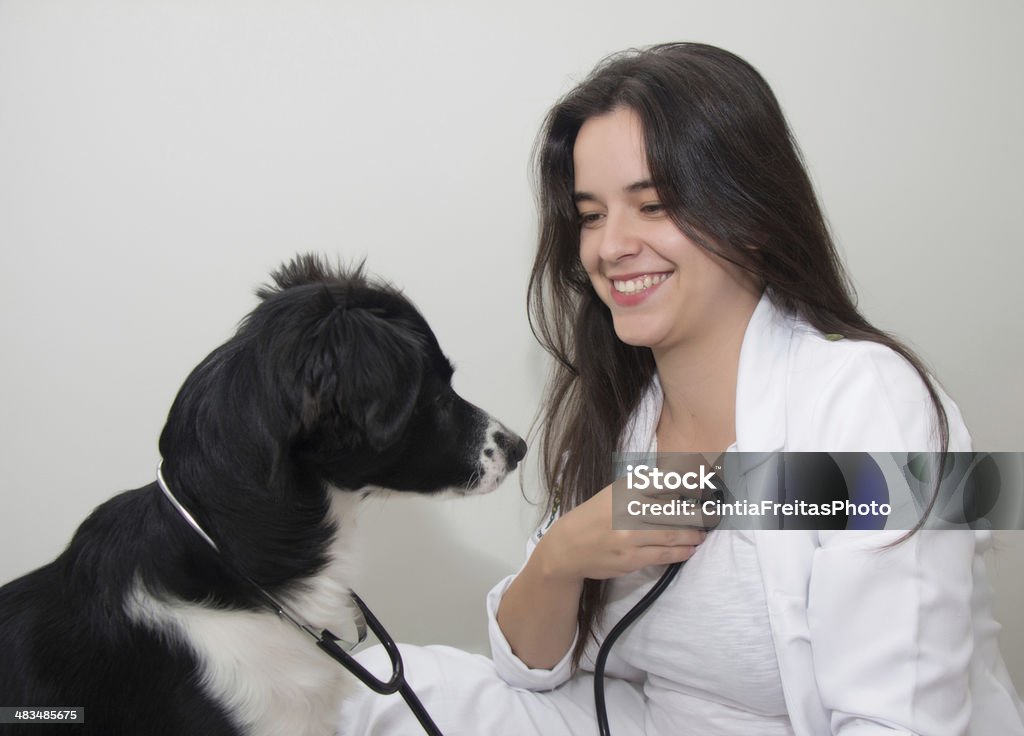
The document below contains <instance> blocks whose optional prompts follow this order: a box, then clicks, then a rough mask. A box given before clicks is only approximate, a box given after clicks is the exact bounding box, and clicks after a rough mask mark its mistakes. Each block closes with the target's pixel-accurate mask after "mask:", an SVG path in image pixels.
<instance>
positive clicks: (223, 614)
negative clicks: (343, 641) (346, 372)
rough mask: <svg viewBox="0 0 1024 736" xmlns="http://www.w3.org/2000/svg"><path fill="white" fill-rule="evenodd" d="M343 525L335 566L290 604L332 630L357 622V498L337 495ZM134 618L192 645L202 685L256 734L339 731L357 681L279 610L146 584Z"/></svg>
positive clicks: (337, 518) (129, 606) (131, 602)
mask: <svg viewBox="0 0 1024 736" xmlns="http://www.w3.org/2000/svg"><path fill="white" fill-rule="evenodd" d="M331 495H332V498H331V507H330V512H329V513H330V515H331V517H332V518H333V520H334V522H335V524H336V525H337V528H338V533H337V534H336V535H335V538H334V541H333V542H332V545H331V549H330V551H329V556H330V562H329V563H328V565H327V566H325V568H324V569H323V570H321V571H320V572H319V573H318V574H317V575H316V576H315V577H313V578H310V579H308V580H306V581H305V583H304V585H303V586H302V590H301V591H299V592H297V593H295V594H293V595H291V596H290V597H288V598H286V599H284V601H283V602H284V603H285V605H287V606H289V607H290V608H291V609H292V610H294V611H296V612H298V613H299V614H300V615H301V616H302V617H303V618H304V619H305V620H306V621H308V622H309V623H310V624H312V625H314V626H316V627H318V628H319V627H326V628H333V629H334V630H335V631H338V632H340V630H341V628H343V627H342V626H341V624H342V623H343V622H345V621H347V620H349V619H350V618H351V613H350V611H349V603H348V601H349V597H348V588H347V587H346V585H345V580H347V579H350V577H351V576H350V570H351V569H352V568H351V565H352V562H351V555H350V549H349V545H350V544H351V542H352V526H353V523H352V522H353V518H352V517H353V516H354V512H355V505H356V503H357V499H356V497H355V494H353V493H341V492H334V493H332V494H331ZM125 608H126V610H127V611H128V615H129V616H130V617H131V618H132V619H133V620H135V621H138V622H139V623H142V624H144V625H146V626H149V627H151V628H153V629H155V630H156V631H158V632H159V633H161V634H162V635H164V636H167V637H168V638H170V639H172V640H176V641H180V642H183V643H185V644H187V645H188V646H190V647H191V648H192V649H193V651H194V652H195V655H196V657H197V659H198V660H199V663H200V664H199V667H200V671H199V673H198V675H199V678H200V680H201V683H202V686H203V688H204V689H205V690H206V692H207V693H208V694H209V695H210V696H211V697H212V698H213V699H215V700H216V701H217V702H219V703H220V704H221V705H222V706H223V707H224V708H225V709H226V710H227V712H228V713H230V714H231V717H232V720H233V721H234V723H235V724H236V725H238V726H239V727H240V728H241V729H242V731H243V732H244V733H246V734H248V735H249V736H321V735H324V736H326V735H329V734H334V733H335V731H336V730H337V719H338V713H339V708H340V703H341V699H342V697H343V696H344V693H345V691H346V689H348V688H351V687H354V684H353V683H354V682H355V681H354V680H353V679H352V678H351V676H349V675H348V673H347V672H346V671H345V670H344V669H343V668H342V667H341V665H339V664H338V663H336V662H335V661H334V660H332V659H331V658H330V657H328V656H327V655H326V654H325V653H324V652H322V651H320V650H319V649H318V648H317V647H316V645H315V643H314V642H313V640H312V639H311V638H309V637H308V636H307V635H306V634H304V633H302V632H300V631H299V630H298V629H296V628H295V627H294V626H293V625H292V624H290V623H288V622H287V621H284V620H282V619H280V618H278V616H277V615H275V614H274V613H273V612H270V611H267V612H265V613H264V612H258V613H257V612H244V611H223V610H216V609H211V608H207V607H204V606H202V605H197V604H193V603H184V602H180V601H174V600H168V599H166V598H157V597H155V596H154V595H153V594H152V593H150V592H149V591H147V590H145V588H144V587H143V586H142V584H141V583H137V584H136V586H135V589H134V590H133V592H132V593H131V595H129V596H128V599H127V600H126V601H125Z"/></svg>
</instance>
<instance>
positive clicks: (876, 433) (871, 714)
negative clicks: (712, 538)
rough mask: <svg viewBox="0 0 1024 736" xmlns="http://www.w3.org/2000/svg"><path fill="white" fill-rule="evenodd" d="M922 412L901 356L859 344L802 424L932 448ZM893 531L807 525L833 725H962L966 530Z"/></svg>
mask: <svg viewBox="0 0 1024 736" xmlns="http://www.w3.org/2000/svg"><path fill="white" fill-rule="evenodd" d="M940 395H941V397H942V400H943V404H944V407H945V409H946V413H947V416H948V419H949V425H950V443H949V445H950V449H951V450H970V436H969V434H968V433H967V430H966V428H965V427H964V424H963V420H962V419H961V417H960V413H959V410H958V409H957V408H956V405H955V404H953V402H952V401H951V400H949V399H948V397H947V396H945V394H944V393H942V392H941V389H940ZM934 416H935V413H934V410H933V407H932V403H931V400H930V397H929V396H928V393H927V391H926V390H925V388H924V385H923V383H922V381H921V379H920V378H919V377H918V375H917V373H916V372H915V371H914V370H913V369H912V368H911V366H910V365H909V364H908V363H906V361H904V360H903V359H902V358H901V357H900V356H898V355H897V354H896V353H894V352H892V351H890V350H888V349H886V348H883V347H881V346H870V345H869V346H867V347H865V348H864V349H857V350H856V351H854V353H853V355H852V356H851V358H850V359H849V360H847V361H845V362H844V363H843V365H842V366H841V368H840V369H839V370H838V371H837V372H836V373H835V374H834V375H833V376H832V377H831V380H829V381H828V383H827V385H826V386H825V387H824V388H823V389H822V390H821V392H820V394H819V396H818V402H817V410H816V417H815V421H814V422H813V424H814V425H816V430H815V431H816V432H817V433H818V436H819V441H820V443H821V445H820V448H821V449H826V450H829V451H884V452H904V451H924V450H936V449H938V438H937V434H936V430H935V427H936V423H935V419H934ZM904 534H905V532H901V531H886V532H855V531H839V532H835V531H831V532H830V531H822V532H820V534H819V539H820V546H819V547H818V549H817V550H816V552H815V554H814V559H813V563H812V568H811V578H810V581H809V589H808V610H807V615H808V625H809V629H810V635H811V648H812V651H813V658H814V669H815V676H816V680H817V686H818V690H819V693H820V696H821V701H822V703H823V705H824V706H825V708H826V709H827V710H828V712H829V714H830V719H831V727H832V732H833V733H834V734H841V736H868V735H869V734H892V733H910V734H920V735H922V736H933V735H938V734H942V736H953V735H954V734H965V733H967V732H968V727H969V722H970V715H971V702H970V697H969V694H968V693H969V690H970V688H969V675H968V673H969V668H970V662H971V655H972V647H973V633H972V610H971V598H972V594H973V586H974V579H973V570H974V558H975V542H976V535H975V533H974V532H972V531H969V530H956V531H938V530H933V531H919V532H917V533H916V534H914V535H913V536H911V537H910V538H909V539H906V540H905V541H902V542H900V541H899V540H900V538H901V537H903V536H904ZM889 545H891V546H889Z"/></svg>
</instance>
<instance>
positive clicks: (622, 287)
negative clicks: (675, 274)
mask: <svg viewBox="0 0 1024 736" xmlns="http://www.w3.org/2000/svg"><path fill="white" fill-rule="evenodd" d="M668 277H669V274H667V273H656V274H653V275H652V274H645V275H644V276H637V277H636V278H635V279H630V280H629V281H614V280H613V281H612V286H614V287H615V291H617V292H619V293H621V294H636V293H637V292H640V291H646V290H647V289H650V288H651V287H652V286H656V285H657V284H660V283H661V282H662V281H664V280H665V279H667V278H668Z"/></svg>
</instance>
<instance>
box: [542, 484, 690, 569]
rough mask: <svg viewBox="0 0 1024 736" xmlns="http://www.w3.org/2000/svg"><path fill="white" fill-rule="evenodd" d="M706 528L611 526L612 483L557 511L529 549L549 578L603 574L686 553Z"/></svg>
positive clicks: (664, 561)
mask: <svg viewBox="0 0 1024 736" xmlns="http://www.w3.org/2000/svg"><path fill="white" fill-rule="evenodd" d="M706 537H707V532H705V531H703V530H701V529H672V530H667V531H660V530H659V531H636V530H633V531H627V530H621V529H613V528H612V487H611V486H607V487H606V488H604V489H602V490H601V491H599V492H598V493H597V494H595V495H594V496H593V497H592V498H591V499H589V500H588V501H586V502H584V503H582V504H580V505H579V506H577V507H575V508H574V509H572V510H571V511H569V512H567V513H566V514H565V515H564V516H561V517H559V519H558V520H557V521H555V523H554V524H552V525H551V528H550V529H548V531H547V532H546V533H545V534H544V537H543V538H542V539H541V540H540V542H539V543H538V545H537V549H536V550H534V556H535V557H536V556H537V555H538V553H539V554H540V562H541V569H542V570H543V574H544V576H545V577H546V578H548V579H549V580H562V581H565V582H570V581H571V582H578V581H582V580H583V579H584V578H592V579H595V580H604V579H607V578H615V577H619V576H620V575H625V574H626V573H630V572H634V571H636V570H639V569H641V568H644V567H648V566H650V565H667V564H670V563H673V562H683V561H685V560H688V559H690V558H691V557H692V556H693V553H694V552H695V551H696V549H697V545H699V544H700V543H701V542H703V541H704V539H705V538H706Z"/></svg>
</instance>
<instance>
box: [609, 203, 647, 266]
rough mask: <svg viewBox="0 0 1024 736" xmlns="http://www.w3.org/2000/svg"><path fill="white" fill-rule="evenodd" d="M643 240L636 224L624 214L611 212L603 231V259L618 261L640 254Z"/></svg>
mask: <svg viewBox="0 0 1024 736" xmlns="http://www.w3.org/2000/svg"><path fill="white" fill-rule="evenodd" d="M642 245H643V239H642V238H641V236H640V232H639V229H638V228H637V227H636V223H634V222H632V221H631V220H630V218H629V217H628V216H627V215H625V214H624V213H613V212H609V213H608V215H607V216H606V218H605V226H604V227H603V228H602V231H601V246H600V249H599V252H600V254H601V258H602V259H603V260H606V261H618V260H621V259H623V258H627V257H629V256H635V255H636V254H637V253H639V252H640V249H641V247H642Z"/></svg>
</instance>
